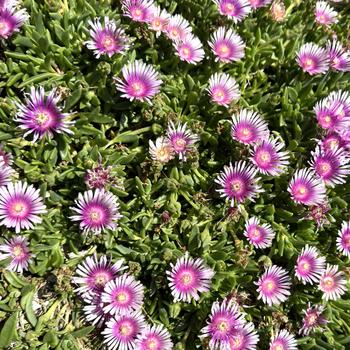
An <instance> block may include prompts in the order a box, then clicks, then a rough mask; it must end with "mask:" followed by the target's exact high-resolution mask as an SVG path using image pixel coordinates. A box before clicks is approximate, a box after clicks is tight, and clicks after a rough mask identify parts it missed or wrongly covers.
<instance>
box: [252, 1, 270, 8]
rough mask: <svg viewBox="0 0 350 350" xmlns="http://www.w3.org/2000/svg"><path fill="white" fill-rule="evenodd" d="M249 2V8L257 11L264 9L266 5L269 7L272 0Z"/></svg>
mask: <svg viewBox="0 0 350 350" xmlns="http://www.w3.org/2000/svg"><path fill="white" fill-rule="evenodd" d="M249 2H250V6H251V7H252V8H253V9H257V8H260V7H265V6H267V5H270V4H271V2H272V0H249Z"/></svg>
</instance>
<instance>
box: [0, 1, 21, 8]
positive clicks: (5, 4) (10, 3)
mask: <svg viewBox="0 0 350 350" xmlns="http://www.w3.org/2000/svg"><path fill="white" fill-rule="evenodd" d="M17 4H18V0H0V10H1V9H4V8H8V9H12V8H14V7H15V6H17Z"/></svg>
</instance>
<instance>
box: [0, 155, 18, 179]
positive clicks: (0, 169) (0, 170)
mask: <svg viewBox="0 0 350 350" xmlns="http://www.w3.org/2000/svg"><path fill="white" fill-rule="evenodd" d="M0 158H1V157H0ZM14 174H15V171H14V170H13V169H12V168H11V167H10V166H8V165H6V164H5V163H4V162H3V161H0V186H7V185H8V184H9V183H10V182H11V177H12V176H13V175H14Z"/></svg>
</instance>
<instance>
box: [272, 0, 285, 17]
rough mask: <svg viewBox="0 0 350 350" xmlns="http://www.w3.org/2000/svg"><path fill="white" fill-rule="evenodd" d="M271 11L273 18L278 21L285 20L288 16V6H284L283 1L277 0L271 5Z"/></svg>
mask: <svg viewBox="0 0 350 350" xmlns="http://www.w3.org/2000/svg"><path fill="white" fill-rule="evenodd" d="M270 13H271V16H272V19H273V20H275V21H276V22H282V21H284V19H285V17H286V7H285V6H284V3H283V1H280V0H275V1H274V2H273V3H272V5H271V9H270Z"/></svg>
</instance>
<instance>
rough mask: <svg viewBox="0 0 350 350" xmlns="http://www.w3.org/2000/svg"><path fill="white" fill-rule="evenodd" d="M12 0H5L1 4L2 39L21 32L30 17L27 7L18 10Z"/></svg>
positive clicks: (0, 26)
mask: <svg viewBox="0 0 350 350" xmlns="http://www.w3.org/2000/svg"><path fill="white" fill-rule="evenodd" d="M15 5H16V4H15V3H14V2H13V1H11V0H9V1H4V2H3V6H0V39H1V38H3V39H8V38H10V37H11V36H12V35H13V33H15V32H19V30H20V28H21V27H22V25H23V24H24V23H25V22H26V21H27V20H28V19H29V15H28V13H27V11H26V10H25V9H21V10H17V9H16V8H15Z"/></svg>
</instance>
